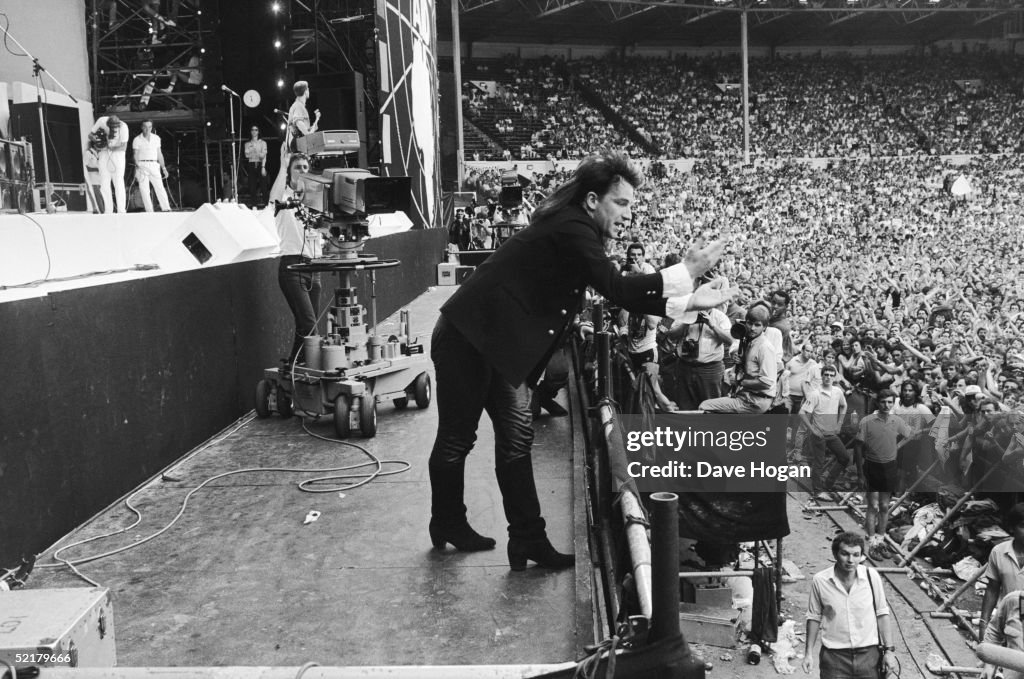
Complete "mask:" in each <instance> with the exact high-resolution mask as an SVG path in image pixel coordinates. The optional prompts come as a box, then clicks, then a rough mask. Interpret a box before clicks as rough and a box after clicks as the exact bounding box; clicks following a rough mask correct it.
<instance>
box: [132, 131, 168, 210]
mask: <svg viewBox="0 0 1024 679" xmlns="http://www.w3.org/2000/svg"><path fill="white" fill-rule="evenodd" d="M132 152H133V153H134V154H135V178H136V179H137V180H138V181H139V192H140V193H141V194H142V204H143V206H145V208H146V212H152V211H153V199H152V198H151V197H150V195H149V185H150V183H152V184H153V191H155V192H156V199H157V201H159V202H160V210H161V211H163V212H167V211H168V210H170V209H171V204H170V202H169V201H168V200H167V189H165V188H164V179H165V178H166V177H167V166H166V165H165V164H164V154H163V151H161V150H160V137H159V136H158V135H156V134H154V133H153V122H152V121H151V120H143V121H142V134H140V135H139V136H137V137H135V139H133V140H132Z"/></svg>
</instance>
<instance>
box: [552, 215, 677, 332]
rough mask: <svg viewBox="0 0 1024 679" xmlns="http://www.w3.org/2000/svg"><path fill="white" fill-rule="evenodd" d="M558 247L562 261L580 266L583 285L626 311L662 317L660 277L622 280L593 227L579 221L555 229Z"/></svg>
mask: <svg viewBox="0 0 1024 679" xmlns="http://www.w3.org/2000/svg"><path fill="white" fill-rule="evenodd" d="M559 236H560V237H559V238H558V240H557V243H558V247H559V249H560V250H561V251H562V256H563V257H569V258H576V259H577V260H578V261H580V262H581V264H582V267H583V275H584V278H585V279H586V283H587V285H590V286H591V287H593V288H594V289H595V290H597V292H599V293H600V294H601V295H602V296H603V297H605V298H607V299H609V300H611V301H612V302H614V303H615V304H619V305H621V306H622V307H624V308H625V309H627V310H628V311H633V312H637V313H644V314H654V315H657V316H664V315H665V300H664V299H663V298H662V293H663V285H662V278H661V274H658V273H653V274H646V275H640V276H623V275H622V273H621V272H620V271H619V270H618V269H616V268H615V265H614V264H612V262H611V260H610V259H608V255H607V254H605V250H604V245H603V244H602V242H601V238H600V236H599V235H598V234H597V233H596V232H595V230H594V227H593V226H591V225H590V224H587V223H586V222H584V221H582V220H567V221H565V222H562V223H561V224H560V225H559Z"/></svg>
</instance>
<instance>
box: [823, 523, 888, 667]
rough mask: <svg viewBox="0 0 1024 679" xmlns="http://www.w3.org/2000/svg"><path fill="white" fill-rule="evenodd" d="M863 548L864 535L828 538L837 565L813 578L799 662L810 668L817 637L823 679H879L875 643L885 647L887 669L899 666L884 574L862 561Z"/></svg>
mask: <svg viewBox="0 0 1024 679" xmlns="http://www.w3.org/2000/svg"><path fill="white" fill-rule="evenodd" d="M864 547H865V545H864V538H863V537H862V536H860V535H857V534H856V533H840V534H839V535H837V536H836V537H835V539H833V540H832V556H834V557H835V560H836V563H835V566H832V567H831V568H826V569H825V570H823V571H820V572H818V573H815V574H814V577H813V578H812V579H811V592H810V595H809V596H808V598H807V638H806V641H805V642H804V643H805V646H804V662H803V670H804V672H806V673H808V674H809V673H810V671H811V670H812V669H814V647H815V646H816V645H817V643H818V638H819V636H820V638H821V651H820V653H819V666H820V668H821V675H820V676H821V678H822V679H838V678H839V677H854V678H856V679H879V676H878V674H879V673H878V665H879V662H878V661H879V660H880V658H879V647H883V648H884V649H885V666H886V670H887V671H889V672H896V670H897V668H898V663H897V662H896V653H895V651H896V647H895V646H894V645H893V643H892V641H890V636H889V635H890V631H889V604H888V602H887V601H886V598H885V589H884V588H883V587H882V578H881V577H880V576H879V575H878V572H877V571H875V570H874V569H870V570H869V569H868V568H866V567H865V566H862V565H860V564H861V562H862V561H863V560H864ZM869 578H870V579H869Z"/></svg>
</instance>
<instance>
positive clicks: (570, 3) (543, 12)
mask: <svg viewBox="0 0 1024 679" xmlns="http://www.w3.org/2000/svg"><path fill="white" fill-rule="evenodd" d="M583 2H584V0H538V2H537V9H538V10H539V11H538V13H537V14H536V15H535V16H534V18H535V19H543V18H544V17H547V16H551V15H552V14H557V13H558V12H564V11H565V10H567V9H569V8H570V7H575V6H576V5H582V4H583Z"/></svg>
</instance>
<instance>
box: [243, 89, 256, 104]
mask: <svg viewBox="0 0 1024 679" xmlns="http://www.w3.org/2000/svg"><path fill="white" fill-rule="evenodd" d="M242 101H243V102H245V105H246V106H248V107H249V108H256V107H257V106H259V105H260V93H259V92H257V91H256V90H246V91H245V94H243V95H242Z"/></svg>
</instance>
